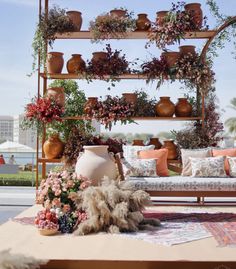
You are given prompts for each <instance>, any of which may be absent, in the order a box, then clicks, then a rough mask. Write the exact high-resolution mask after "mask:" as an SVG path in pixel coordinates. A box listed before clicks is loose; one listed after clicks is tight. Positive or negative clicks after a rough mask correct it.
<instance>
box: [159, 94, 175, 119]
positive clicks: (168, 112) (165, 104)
mask: <svg viewBox="0 0 236 269" xmlns="http://www.w3.org/2000/svg"><path fill="white" fill-rule="evenodd" d="M174 113H175V105H174V103H172V102H171V100H170V97H168V96H163V97H160V101H159V102H158V103H157V104H156V114H157V116H159V117H172V116H173V115H174Z"/></svg>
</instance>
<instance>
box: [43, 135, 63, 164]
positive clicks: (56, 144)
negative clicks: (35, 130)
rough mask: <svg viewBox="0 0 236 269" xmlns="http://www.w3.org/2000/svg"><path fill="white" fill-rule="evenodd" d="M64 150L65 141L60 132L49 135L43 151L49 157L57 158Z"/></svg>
mask: <svg viewBox="0 0 236 269" xmlns="http://www.w3.org/2000/svg"><path fill="white" fill-rule="evenodd" d="M63 150H64V143H63V142H62V141H61V139H60V138H59V135H58V134H53V135H51V136H49V138H48V140H46V141H45V142H44V144H43V151H44V153H45V156H46V158H47V159H56V158H59V157H61V155H62V153H63Z"/></svg>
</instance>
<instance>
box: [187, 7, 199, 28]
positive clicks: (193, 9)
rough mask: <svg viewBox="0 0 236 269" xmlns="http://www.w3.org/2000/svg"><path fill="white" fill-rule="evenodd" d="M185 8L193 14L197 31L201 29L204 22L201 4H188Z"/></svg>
mask: <svg viewBox="0 0 236 269" xmlns="http://www.w3.org/2000/svg"><path fill="white" fill-rule="evenodd" d="M184 8H185V10H186V11H190V12H191V14H192V16H193V19H194V22H195V25H196V29H200V28H201V27H202V21H203V13H202V9H201V4H199V3H190V4H186V5H185V6H184Z"/></svg>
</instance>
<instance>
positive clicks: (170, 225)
mask: <svg viewBox="0 0 236 269" xmlns="http://www.w3.org/2000/svg"><path fill="white" fill-rule="evenodd" d="M143 214H144V216H145V217H146V218H157V219H160V221H161V226H160V227H158V228H155V229H154V230H144V231H139V232H137V233H121V234H120V236H124V237H128V238H132V239H139V240H144V241H147V242H151V243H155V244H160V245H165V246H172V245H177V244H182V243H187V242H191V241H195V240H200V239H203V238H207V237H211V236H213V237H214V238H215V239H216V241H217V243H218V246H219V247H225V246H230V247H236V214H233V213H222V212H217V213H205V212H204V213H202V212H194V213H192V212H187V213H186V212H184V213H176V212H158V211H149V210H147V211H145V212H143ZM12 220H13V221H15V222H19V223H21V224H29V225H33V224H34V218H27V217H24V218H14V219H12Z"/></svg>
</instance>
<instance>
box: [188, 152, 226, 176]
mask: <svg viewBox="0 0 236 269" xmlns="http://www.w3.org/2000/svg"><path fill="white" fill-rule="evenodd" d="M189 159H190V162H191V166H192V177H226V173H225V168H224V162H225V157H223V156H220V157H209V158H192V157H190V158H189Z"/></svg>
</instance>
